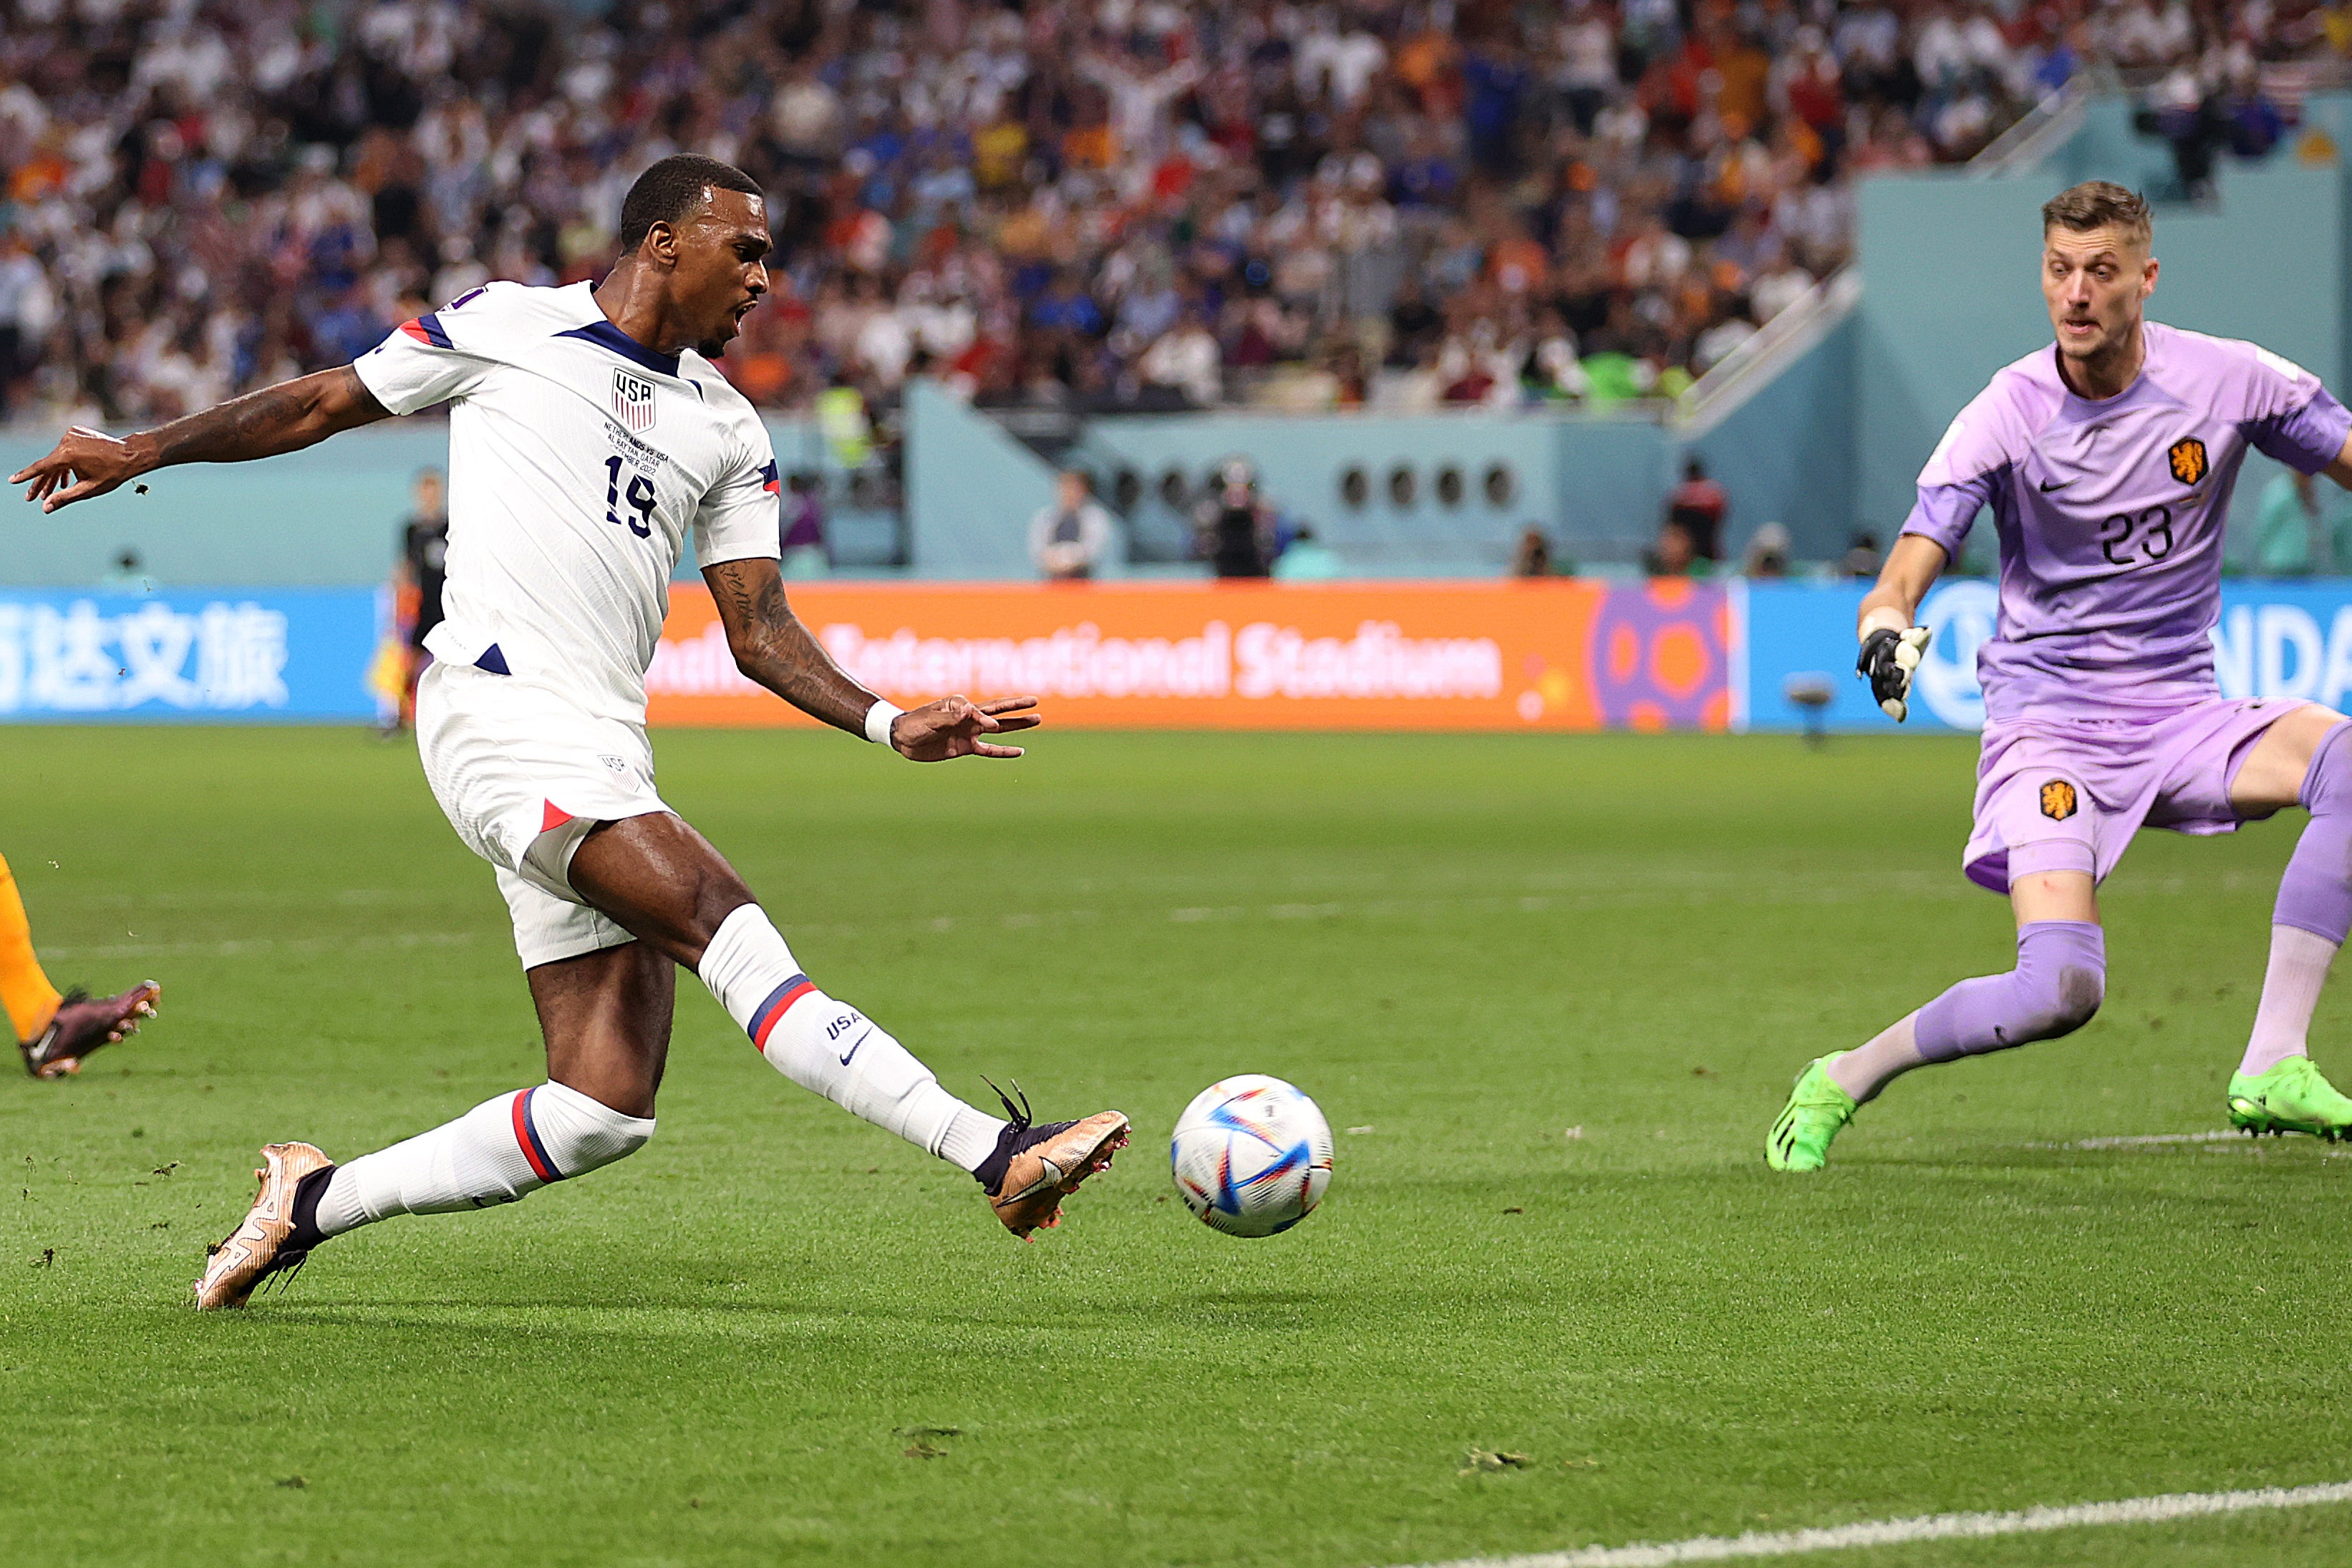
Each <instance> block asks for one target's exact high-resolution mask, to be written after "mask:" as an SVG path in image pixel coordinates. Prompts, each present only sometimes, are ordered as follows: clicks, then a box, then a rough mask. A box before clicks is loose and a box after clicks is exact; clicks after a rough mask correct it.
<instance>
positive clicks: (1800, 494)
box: [1690, 291, 1867, 561]
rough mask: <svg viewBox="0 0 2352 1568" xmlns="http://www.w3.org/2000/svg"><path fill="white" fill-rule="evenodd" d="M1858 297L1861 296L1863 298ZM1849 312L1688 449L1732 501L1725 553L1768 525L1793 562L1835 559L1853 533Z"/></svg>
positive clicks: (1857, 328)
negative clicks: (1787, 542)
mask: <svg viewBox="0 0 2352 1568" xmlns="http://www.w3.org/2000/svg"><path fill="white" fill-rule="evenodd" d="M1864 297H1865V298H1867V292H1866V291H1865V295H1864ZM1861 341H1862V324H1861V321H1860V319H1859V316H1858V314H1857V315H1855V316H1849V317H1847V318H1846V319H1845V320H1844V321H1843V322H1841V323H1839V324H1838V325H1837V326H1836V327H1834V328H1832V330H1831V331H1830V333H1829V335H1828V336H1826V337H1824V338H1823V339H1822V341H1821V342H1819V343H1816V344H1815V345H1813V347H1812V348H1811V350H1810V351H1809V352H1808V353H1806V354H1805V355H1804V357H1803V358H1801V359H1800V360H1798V361H1797V362H1796V363H1794V364H1791V365H1790V366H1789V367H1788V368H1787V369H1786V370H1784V371H1782V372H1781V373H1780V374H1779V375H1778V376H1776V377H1774V378H1773V380H1772V383H1771V384H1769V386H1766V387H1765V388H1764V389H1763V390H1762V391H1760V392H1759V393H1758V394H1757V395H1755V396H1754V397H1753V398H1752V399H1750V400H1749V401H1748V402H1747V403H1746V404H1743V405H1741V406H1740V407H1739V408H1738V409H1737V410H1736V411H1734V412H1733V414H1732V415H1731V416H1730V417H1729V418H1727V419H1726V420H1725V421H1724V422H1723V423H1722V424H1721V425H1719V426H1717V427H1716V428H1715V429H1713V430H1711V431H1709V432H1707V434H1706V435H1705V436H1703V437H1699V438H1698V439H1697V440H1696V441H1694V442H1692V443H1690V449H1691V450H1693V451H1696V453H1697V454H1698V455H1699V456H1700V457H1701V458H1704V459H1705V460H1706V467H1707V472H1708V474H1709V476H1710V477H1712V478H1713V479H1716V480H1717V482H1718V483H1720V484H1721V485H1722V486H1723V488H1724V489H1725V491H1726V492H1727V493H1728V494H1729V496H1730V497H1731V514H1730V516H1729V518H1728V519H1727V521H1726V522H1725V526H1724V540H1725V545H1726V549H1727V552H1728V553H1732V554H1737V553H1738V551H1739V549H1740V548H1741V547H1742V546H1743V545H1744V544H1745V543H1746V542H1747V540H1748V536H1749V535H1750V534H1752V533H1754V532H1755V531H1756V530H1757V529H1759V528H1760V527H1762V526H1763V525H1764V524H1765V523H1768V522H1777V523H1779V524H1780V526H1781V527H1783V528H1785V529H1787V530H1788V531H1789V533H1790V537H1791V539H1793V540H1794V541H1795V554H1796V556H1797V558H1798V559H1799V560H1808V561H1827V560H1831V559H1833V558H1834V557H1836V556H1837V555H1839V554H1840V553H1842V552H1843V551H1844V549H1845V547H1846V544H1847V542H1848V541H1849V539H1850V538H1851V537H1852V535H1853V529H1854V510H1853V499H1854V441H1855V426H1856V414H1855V409H1854V395H1855V375H1856V370H1855V366H1856V348H1857V346H1858V345H1859V344H1860V342H1861Z"/></svg>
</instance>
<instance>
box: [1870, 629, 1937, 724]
mask: <svg viewBox="0 0 2352 1568" xmlns="http://www.w3.org/2000/svg"><path fill="white" fill-rule="evenodd" d="M1934 635H1935V634H1933V633H1932V632H1930V631H1928V629H1927V627H1925V626H1911V627H1908V628H1907V629H1906V630H1903V631H1899V632H1898V631H1895V630H1893V629H1892V628H1890V627H1886V626H1881V627H1879V628H1878V629H1877V630H1876V631H1874V632H1872V633H1871V634H1870V635H1869V636H1868V637H1864V638H1863V639H1862V657H1861V658H1857V659H1855V660H1854V661H1853V668H1855V670H1857V671H1858V672H1859V673H1860V674H1861V675H1862V676H1863V677H1864V679H1867V680H1868V681H1869V682H1870V694H1871V695H1872V696H1873V697H1875V698H1877V699H1878V706H1879V707H1880V708H1882V709H1884V710H1885V712H1886V716H1887V717H1888V718H1889V719H1892V720H1894V721H1895V722H1896V723H1897V724H1900V723H1901V722H1903V721H1904V720H1905V719H1906V717H1907V716H1909V714H1910V711H1911V678H1912V675H1913V674H1914V673H1915V672H1916V670H1917V669H1918V668H1919V660H1920V659H1921V658H1925V657H1926V656H1927V639H1928V638H1929V637H1933V636H1934Z"/></svg>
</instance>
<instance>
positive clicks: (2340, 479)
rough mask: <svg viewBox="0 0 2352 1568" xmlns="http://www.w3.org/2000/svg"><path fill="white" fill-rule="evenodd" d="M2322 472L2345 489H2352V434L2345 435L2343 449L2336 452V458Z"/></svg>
mask: <svg viewBox="0 0 2352 1568" xmlns="http://www.w3.org/2000/svg"><path fill="white" fill-rule="evenodd" d="M2320 472H2321V473H2323V474H2326V476H2327V477H2328V478H2329V479H2334V480H2335V481H2336V483H2337V484H2339V485H2341V486H2343V487H2344V489H2347V490H2352V436H2347V437H2344V446H2343V449H2342V450H2340V451H2338V452H2337V453H2336V460H2335V461H2334V462H2332V463H2330V464H2328V465H2327V467H2326V468H2322V469H2321V470H2320Z"/></svg>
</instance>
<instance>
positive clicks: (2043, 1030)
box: [1916, 921, 2107, 1062]
mask: <svg viewBox="0 0 2352 1568" xmlns="http://www.w3.org/2000/svg"><path fill="white" fill-rule="evenodd" d="M2106 988H2107V937H2106V933H2105V931H2101V930H2100V929H2099V928H2098V927H2097V926H2096V925H2095V924H2093V923H2092V922H2091V921H2032V922H2031V923H2030V924H2027V925H2021V926H2020V927H2018V928H2017V967H2016V968H2015V969H2012V970H2011V971H2010V972H2009V973H2006V974H1988V975H1986V976H1984V977H1983V978H1982V979H1979V980H1963V981H1961V982H1960V983H1959V984H1958V985H1955V986H1953V987H1952V988H1951V989H1950V990H1949V991H1947V992H1945V993H1944V994H1942V995H1941V996H1938V997H1937V998H1936V999H1935V1000H1934V1001H1933V1002H1930V1003H1928V1004H1927V1005H1926V1006H1925V1007H1922V1008H1920V1009H1919V1021H1918V1023H1917V1025H1916V1036H1917V1039H1918V1052H1919V1057H1920V1059H1921V1060H1923V1061H1930V1062H1948V1061H1950V1060H1952V1059H1953V1058H1957V1057H1973V1056H1981V1055H1983V1054H1984V1053H1985V1052H1987V1051H2005V1050H2008V1049H2010V1048H2011V1047H2013V1046H2022V1045H2028V1044H2031V1043H2032V1041H2035V1040H2054V1039H2056V1038H2057V1037H2059V1036H2061V1035H2071V1034H2073V1033H2074V1031H2075V1030H2077V1029H2079V1028H2081V1027H2082V1026H2084V1025H2085V1024H2087V1023H2089V1022H2090V1021H2091V1016H2092V1015H2093V1014H2095V1013H2096V1012H2097V1011H2098V1010H2099V1003H2100V1002H2101V1001H2102V1000H2104V999H2105V995H2106Z"/></svg>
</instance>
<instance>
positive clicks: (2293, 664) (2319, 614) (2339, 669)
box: [1734, 578, 2352, 731]
mask: <svg viewBox="0 0 2352 1568" xmlns="http://www.w3.org/2000/svg"><path fill="white" fill-rule="evenodd" d="M1864 592H1865V586H1864V584H1858V583H1857V584H1847V585H1839V586H1817V585H1811V584H1806V585H1798V584H1764V583H1757V584H1744V585H1741V586H1739V587H1738V588H1737V589H1736V590H1735V592H1734V602H1735V603H1734V614H1735V616H1736V617H1737V619H1738V623H1739V627H1740V631H1739V639H1738V647H1739V652H1740V656H1741V660H1742V664H1743V667H1744V680H1743V685H1744V688H1745V693H1746V695H1745V700H1744V701H1743V703H1742V704H1741V712H1742V723H1741V726H1740V727H1741V728H1743V729H1748V730H1797V729H1801V728H1803V727H1804V723H1805V710H1804V709H1803V708H1802V707H1801V705H1800V704H1799V703H1798V702H1797V701H1796V700H1794V696H1793V694H1795V693H1798V692H1803V691H1811V692H1816V693H1819V692H1823V691H1825V692H1826V693H1827V694H1828V698H1829V700H1828V703H1827V705H1826V708H1825V710H1823V712H1822V721H1823V723H1824V725H1825V727H1826V728H1828V729H1832V730H1840V731H1872V730H1889V731H1891V730H1893V729H1895V721H1893V720H1892V719H1889V718H1887V717H1886V715H1885V714H1884V713H1882V712H1880V711H1879V710H1878V705H1877V704H1876V703H1874V702H1873V701H1872V700H1871V697H1870V692H1869V690H1868V689H1866V688H1865V687H1864V685H1863V683H1862V682H1861V680H1859V679H1856V678H1855V676H1854V673H1853V647H1854V642H1853V626H1854V619H1855V616H1856V615H1857V614H1858V613H1859V610H1860V606H1861V604H1862V597H1863V595H1864ZM1999 612H2000V595H1999V591H1998V590H1997V589H1996V588H1995V587H1994V586H1993V584H1990V583H1988V582H1984V581H1982V580H1979V579H1975V578H1955V579H1953V580H1951V581H1949V582H1946V583H1942V584H1938V585H1937V587H1936V588H1935V590H1934V591H1933V592H1931V593H1929V594H1928V595H1927V599H1926V601H1925V602H1923V603H1922V604H1921V605H1920V606H1919V620H1920V624H1921V625H1923V626H1927V627H1928V628H1929V629H1931V630H1932V631H1933V632H1934V633H1935V637H1934V640H1932V641H1931V642H1930V643H1929V644H1928V645H1927V658H1925V659H1924V660H1923V661H1922V662H1921V663H1920V666H1919V673H1918V676H1917V679H1916V682H1915V684H1914V686H1913V688H1912V700H1911V712H1910V717H1909V719H1908V720H1907V721H1906V725H1905V728H1906V729H1909V730H1913V731H1956V730H1957V731H1977V730H1980V729H1982V728H1983V727H1984V693H1983V692H1982V691H1981V690H1980V689H1979V688H1978V686H1977V674H1976V659H1977V647H1978V646H1979V644H1981V643H1982V642H1983V641H1984V640H1985V639H1986V638H1987V637H1990V636H1992V632H1993V623H1994V620H1995V618H1996V616H1998V614H1999ZM2212 636H2213V667H2214V675H2215V677H2216V679H2218V680H2219V682H2220V684H2221V694H2222V695H2223V696H2225V697H2277V698H2303V699H2306V700H2311V701H2315V702H2324V703H2326V704H2327V705H2328V706H2330V707H2332V708H2342V707H2343V706H2344V705H2345V703H2346V701H2347V697H2352V580H2347V579H2327V580H2325V581H2310V582H2302V583H2286V582H2264V581H2248V580H2240V581H2232V582H2226V583H2224V584H2222V585H2221V622H2220V624H2219V625H2217V626H2215V627H2214V628H2213V634H2212Z"/></svg>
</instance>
